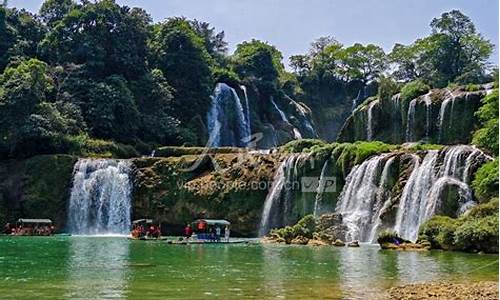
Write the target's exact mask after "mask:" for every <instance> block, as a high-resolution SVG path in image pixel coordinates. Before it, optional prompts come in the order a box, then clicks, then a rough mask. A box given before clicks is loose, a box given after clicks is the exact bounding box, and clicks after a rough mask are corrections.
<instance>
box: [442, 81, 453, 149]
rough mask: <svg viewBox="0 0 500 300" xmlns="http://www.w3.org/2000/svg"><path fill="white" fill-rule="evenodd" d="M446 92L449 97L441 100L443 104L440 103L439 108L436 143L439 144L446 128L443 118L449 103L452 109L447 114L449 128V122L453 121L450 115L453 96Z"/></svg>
mask: <svg viewBox="0 0 500 300" xmlns="http://www.w3.org/2000/svg"><path fill="white" fill-rule="evenodd" d="M447 92H448V94H449V97H447V98H446V99H444V100H443V102H441V108H440V109H439V120H438V127H439V138H438V141H439V142H441V141H442V140H443V134H444V132H445V130H446V128H447V126H446V124H445V123H444V122H445V117H446V109H447V107H448V105H449V104H450V102H451V103H452V109H451V112H450V114H449V116H450V124H449V125H450V127H451V122H452V120H453V118H452V113H453V103H454V101H455V96H454V95H453V93H452V92H451V91H449V90H447Z"/></svg>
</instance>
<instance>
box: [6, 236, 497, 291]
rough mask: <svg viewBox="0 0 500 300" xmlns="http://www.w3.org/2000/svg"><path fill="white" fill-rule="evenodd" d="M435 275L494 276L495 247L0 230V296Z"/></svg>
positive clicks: (377, 282) (337, 287)
mask: <svg viewBox="0 0 500 300" xmlns="http://www.w3.org/2000/svg"><path fill="white" fill-rule="evenodd" d="M433 280H454V281H455V280H456V281H462V280H498V255H474V254H464V253H451V252H440V251H435V252H434V251H432V252H426V253H422V252H392V251H381V250H379V248H378V246H369V245H363V246H362V247H361V248H333V247H307V246H282V245H259V244H248V245H241V244H240V245H190V246H181V245H167V244H165V243H162V242H142V241H129V240H127V239H125V238H123V237H50V238H44V237H0V299H109V298H112V299H219V298H225V299H242V298H255V299H266V298H267V299H276V298H282V299H310V298H313V297H319V298H323V299H339V298H348V299H352V298H360V299H366V297H367V296H369V295H370V294H372V293H376V292H380V291H383V290H384V289H387V288H389V287H391V286H395V285H401V284H405V283H412V282H425V281H433Z"/></svg>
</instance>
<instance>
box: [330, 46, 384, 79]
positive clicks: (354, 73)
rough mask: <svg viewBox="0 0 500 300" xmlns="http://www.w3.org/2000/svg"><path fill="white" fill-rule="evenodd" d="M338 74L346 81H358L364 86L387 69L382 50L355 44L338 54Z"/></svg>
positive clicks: (376, 47)
mask: <svg viewBox="0 0 500 300" xmlns="http://www.w3.org/2000/svg"><path fill="white" fill-rule="evenodd" d="M338 56H339V57H340V62H341V66H340V72H339V73H340V74H342V75H344V78H346V79H347V80H352V79H358V80H361V81H362V82H363V83H364V84H366V83H368V82H369V81H371V80H374V79H375V78H377V77H378V76H379V75H380V74H381V73H382V72H383V71H384V70H385V68H386V67H387V60H386V55H385V53H384V50H383V49H382V48H381V47H379V46H376V45H373V44H368V45H366V46H364V45H362V44H359V43H356V44H354V45H352V46H350V47H347V48H345V49H344V50H343V51H340V52H339V53H338Z"/></svg>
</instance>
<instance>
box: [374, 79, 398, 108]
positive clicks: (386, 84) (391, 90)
mask: <svg viewBox="0 0 500 300" xmlns="http://www.w3.org/2000/svg"><path fill="white" fill-rule="evenodd" d="M400 89H401V88H400V86H399V84H398V83H397V82H396V81H394V80H393V79H392V78H390V77H381V78H380V79H379V85H378V98H379V99H380V102H381V103H387V102H388V101H391V98H392V96H393V95H395V94H397V93H399V91H400Z"/></svg>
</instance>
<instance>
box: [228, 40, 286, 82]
mask: <svg viewBox="0 0 500 300" xmlns="http://www.w3.org/2000/svg"><path fill="white" fill-rule="evenodd" d="M282 59H283V56H282V54H281V52H280V51H278V49H276V47H274V46H271V45H269V44H267V43H265V42H262V41H259V40H252V41H250V42H243V43H241V44H238V45H237V46H236V51H235V52H234V54H233V56H232V59H231V60H232V64H233V68H234V71H235V72H236V73H238V75H239V76H240V77H241V78H257V79H260V80H263V81H270V82H274V81H276V80H277V79H278V76H279V75H280V74H281V73H282V72H283V70H284V67H283V64H282V63H281V60H282Z"/></svg>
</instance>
